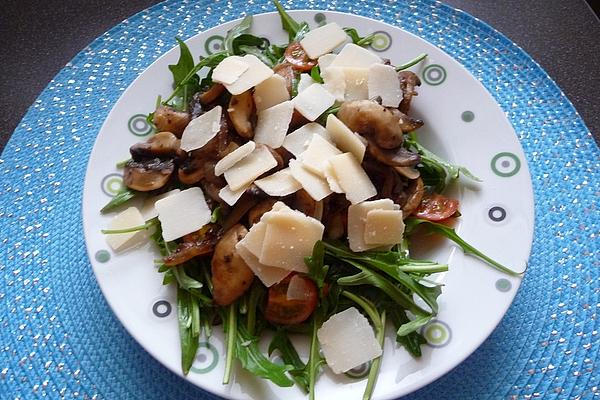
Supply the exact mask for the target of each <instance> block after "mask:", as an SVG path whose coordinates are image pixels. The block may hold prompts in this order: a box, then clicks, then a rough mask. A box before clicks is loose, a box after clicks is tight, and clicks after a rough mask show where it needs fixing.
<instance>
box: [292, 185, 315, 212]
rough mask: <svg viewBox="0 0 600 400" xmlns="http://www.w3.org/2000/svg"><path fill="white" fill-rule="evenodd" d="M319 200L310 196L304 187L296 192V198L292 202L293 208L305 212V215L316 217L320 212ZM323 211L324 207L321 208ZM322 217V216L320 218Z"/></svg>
mask: <svg viewBox="0 0 600 400" xmlns="http://www.w3.org/2000/svg"><path fill="white" fill-rule="evenodd" d="M317 203H318V202H317V201H315V199H313V198H312V197H310V195H309V194H308V192H307V191H306V190H304V189H300V190H298V191H297V192H296V193H294V200H293V202H292V208H293V209H295V210H298V211H301V212H303V213H304V214H305V215H308V216H309V217H313V218H316V217H317V214H318V211H319V210H318V207H317ZM321 213H322V208H321ZM319 219H320V218H319Z"/></svg>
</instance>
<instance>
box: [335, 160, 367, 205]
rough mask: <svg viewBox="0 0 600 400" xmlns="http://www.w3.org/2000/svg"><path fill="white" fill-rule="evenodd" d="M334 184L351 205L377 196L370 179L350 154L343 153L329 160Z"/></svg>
mask: <svg viewBox="0 0 600 400" xmlns="http://www.w3.org/2000/svg"><path fill="white" fill-rule="evenodd" d="M329 162H330V163H331V169H332V170H333V173H334V174H335V177H336V182H337V183H338V185H339V186H340V187H341V188H342V190H343V191H344V193H345V194H346V198H347V199H348V201H349V202H350V203H352V204H357V203H360V202H361V201H365V200H367V199H370V198H371V197H373V196H375V195H376V194H377V189H376V188H375V186H373V183H372V182H371V179H369V176H368V175H367V173H366V172H365V170H364V169H363V168H362V166H361V165H360V163H359V162H358V161H357V160H356V158H354V156H353V155H352V153H344V154H340V155H338V156H334V157H331V158H330V159H329Z"/></svg>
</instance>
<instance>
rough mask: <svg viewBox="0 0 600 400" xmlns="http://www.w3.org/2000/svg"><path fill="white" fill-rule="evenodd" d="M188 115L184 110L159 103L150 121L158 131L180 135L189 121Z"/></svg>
mask: <svg viewBox="0 0 600 400" xmlns="http://www.w3.org/2000/svg"><path fill="white" fill-rule="evenodd" d="M190 119H191V118H190V115H189V114H188V113H187V112H184V111H177V110H175V109H174V108H172V107H169V106H165V105H160V106H158V108H157V109H156V111H154V118H153V119H152V122H153V123H154V125H156V128H157V129H158V130H159V131H167V132H171V133H173V134H174V135H175V136H177V137H181V134H182V133H183V130H184V129H185V127H186V126H187V125H188V124H189V123H190Z"/></svg>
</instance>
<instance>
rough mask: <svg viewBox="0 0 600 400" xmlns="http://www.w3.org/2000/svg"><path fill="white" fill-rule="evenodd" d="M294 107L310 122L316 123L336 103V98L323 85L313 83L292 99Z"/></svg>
mask: <svg viewBox="0 0 600 400" xmlns="http://www.w3.org/2000/svg"><path fill="white" fill-rule="evenodd" d="M292 102H293V103H294V107H295V108H296V110H298V112H299V113H300V114H302V115H303V116H304V118H306V119H307V120H309V121H314V120H316V119H317V118H319V116H320V115H321V114H323V113H324V112H325V111H326V110H327V109H328V108H329V107H331V106H332V105H333V103H335V97H334V96H333V95H332V94H331V93H329V92H328V91H327V90H325V88H323V85H321V84H319V83H313V84H312V85H310V86H309V87H307V88H306V89H304V91H302V93H298V96H296V97H294V98H293V99H292Z"/></svg>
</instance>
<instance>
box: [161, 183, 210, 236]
mask: <svg viewBox="0 0 600 400" xmlns="http://www.w3.org/2000/svg"><path fill="white" fill-rule="evenodd" d="M155 207H156V210H157V211H158V219H159V220H160V224H161V226H162V231H163V232H162V234H163V239H165V241H167V242H170V241H172V240H175V239H179V238H180V237H182V236H184V235H187V234H188V233H192V232H194V231H197V230H198V229H200V228H202V227H203V226H204V225H206V224H208V223H209V222H210V217H211V211H210V208H208V205H207V204H206V200H205V199H204V193H202V189H200V188H199V187H192V188H189V189H186V190H182V191H181V192H179V193H175V194H173V195H171V196H169V197H165V198H164V199H161V200H158V201H157V202H156V204H155Z"/></svg>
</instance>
